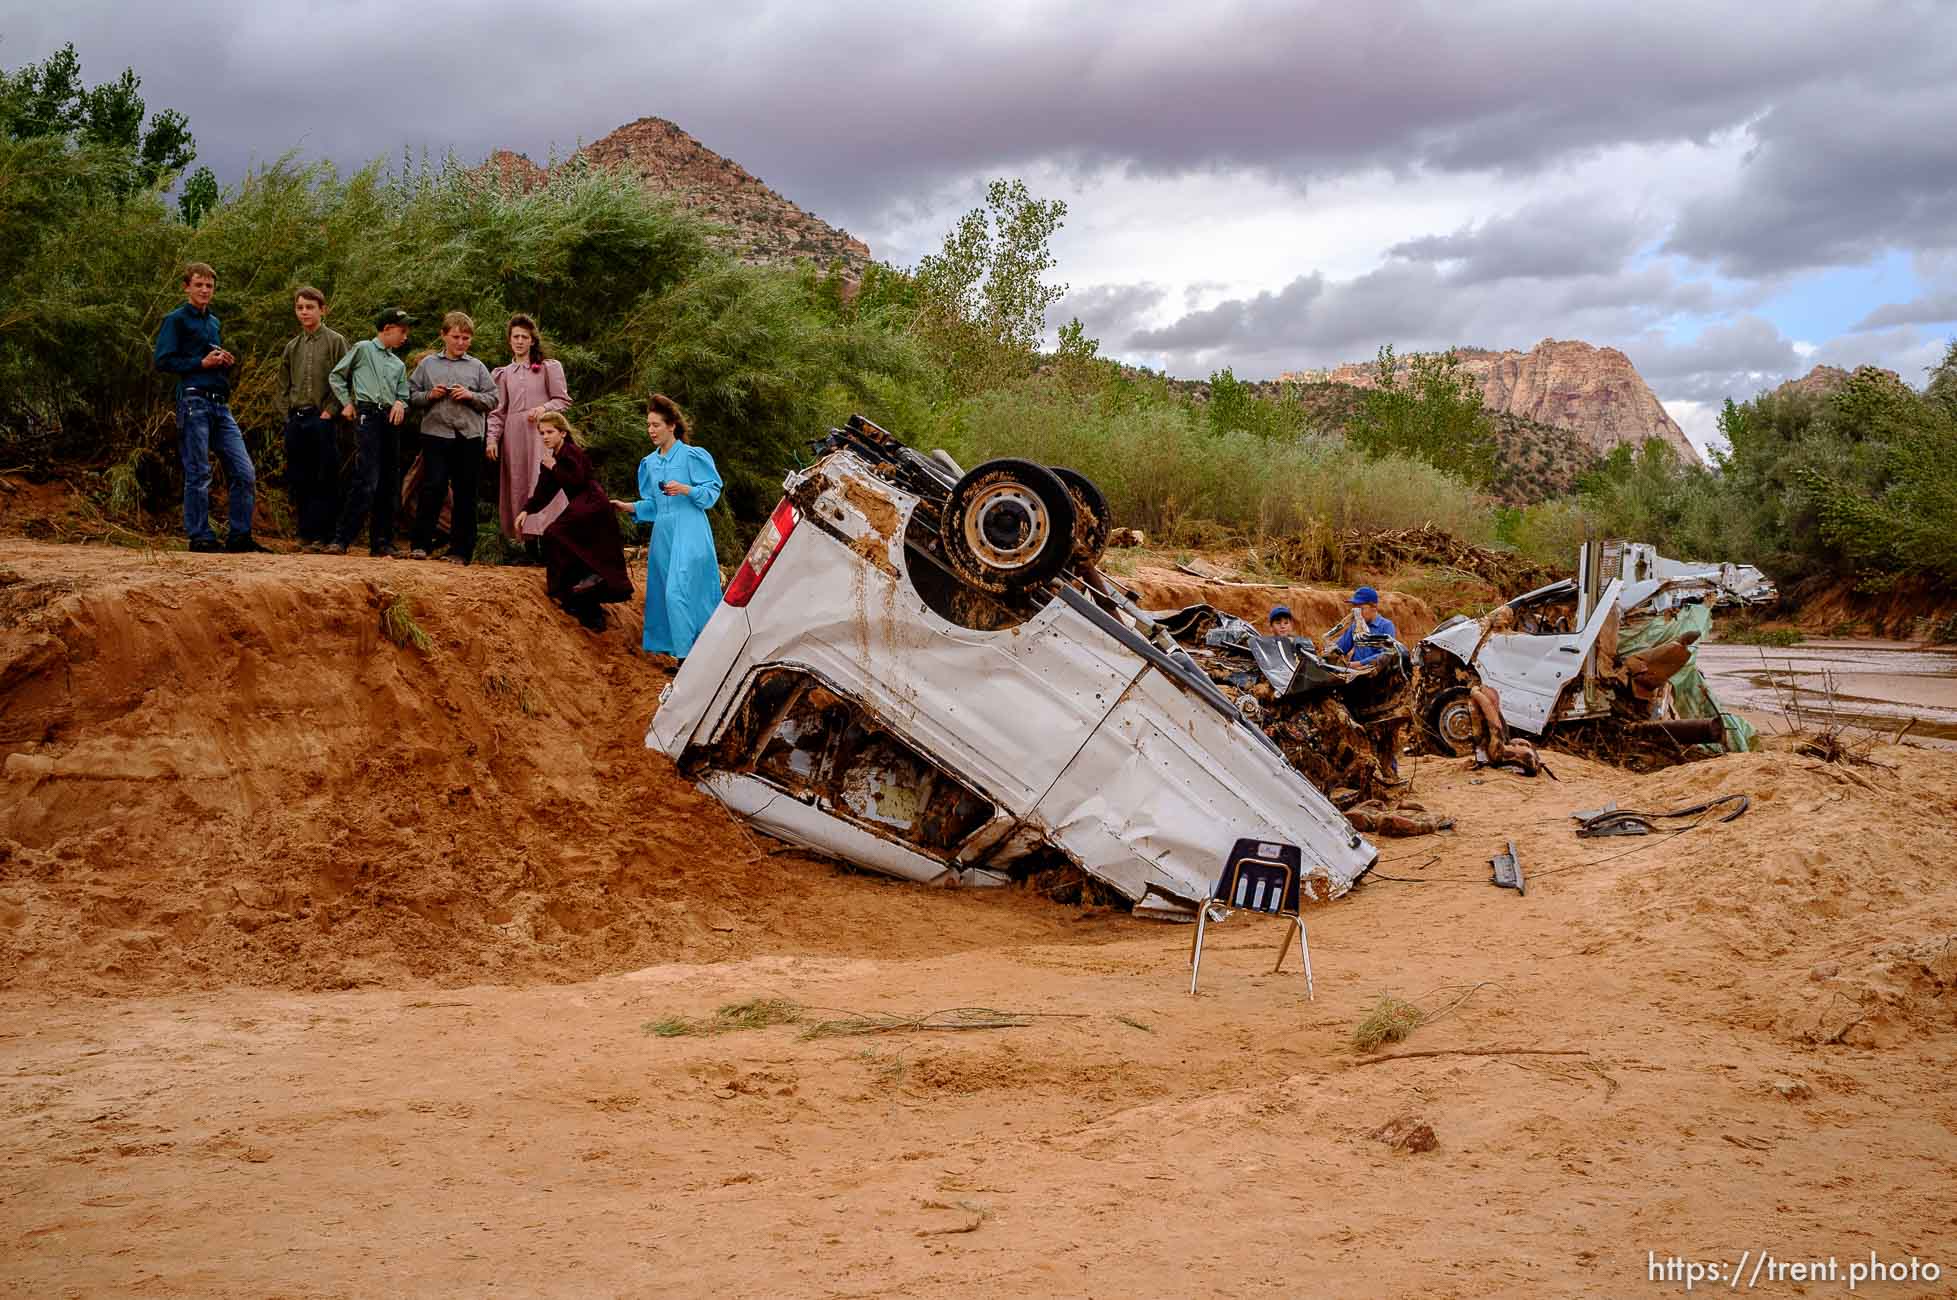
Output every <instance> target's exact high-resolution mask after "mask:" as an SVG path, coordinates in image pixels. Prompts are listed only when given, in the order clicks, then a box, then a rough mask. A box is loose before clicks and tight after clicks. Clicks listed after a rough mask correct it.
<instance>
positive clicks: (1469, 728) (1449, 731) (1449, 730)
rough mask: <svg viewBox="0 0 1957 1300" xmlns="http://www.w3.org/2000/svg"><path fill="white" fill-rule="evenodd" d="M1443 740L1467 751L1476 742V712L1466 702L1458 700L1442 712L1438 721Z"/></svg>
mask: <svg viewBox="0 0 1957 1300" xmlns="http://www.w3.org/2000/svg"><path fill="white" fill-rule="evenodd" d="M1438 721H1439V723H1440V733H1441V739H1442V740H1445V741H1446V742H1447V743H1448V744H1450V745H1452V746H1454V747H1455V748H1457V749H1466V748H1467V747H1468V746H1469V745H1472V744H1473V743H1474V740H1475V723H1474V710H1473V709H1472V708H1470V707H1469V706H1468V702H1467V701H1466V700H1456V701H1455V702H1454V703H1452V704H1450V705H1448V706H1447V707H1446V708H1444V709H1442V710H1441V716H1440V718H1439V719H1438Z"/></svg>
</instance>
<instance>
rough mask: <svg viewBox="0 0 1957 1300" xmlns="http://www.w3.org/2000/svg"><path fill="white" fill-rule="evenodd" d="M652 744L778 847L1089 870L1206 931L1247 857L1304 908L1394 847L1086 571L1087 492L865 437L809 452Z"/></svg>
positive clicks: (983, 865) (1092, 511)
mask: <svg viewBox="0 0 1957 1300" xmlns="http://www.w3.org/2000/svg"><path fill="white" fill-rule="evenodd" d="M817 448H818V450H819V452H820V453H821V456H820V459H818V460H817V462H816V463H815V464H814V465H812V466H811V467H809V468H807V469H804V470H800V471H797V472H795V473H793V474H791V475H790V476H789V477H788V479H787V481H786V484H785V488H786V496H785V498H784V499H783V500H782V502H781V503H780V505H778V506H777V507H776V509H775V511H774V513H773V515H772V517H771V518H770V520H769V522H768V523H767V524H766V525H765V526H764V527H763V529H762V531H761V533H760V535H759V536H758V537H757V538H756V540H755V543H754V545H753V547H752V548H751V549H750V551H749V553H748V555H747V558H746V560H745V561H744V562H743V563H742V565H741V566H740V568H739V570H738V571H737V572H736V574H735V575H734V577H733V579H732V580H731V581H730V583H729V584H728V588H727V593H726V597H725V600H724V602H723V603H722V605H721V606H720V608H719V609H718V610H716V611H715V613H714V616H713V618H712V619H711V620H710V621H709V622H708V624H707V627H706V628H705V630H704V631H703V632H702V633H701V635H700V638H699V640H698V642H697V643H696V645H695V646H694V649H693V652H692V654H690V655H689V656H688V658H687V660H686V662H685V664H684V665H683V666H682V667H681V669H680V671H679V673H678V674H677V675H676V676H675V678H674V680H673V682H672V683H671V685H670V686H668V688H667V690H666V692H665V694H664V695H663V697H662V699H661V703H660V708H659V711H658V713H657V714H656V715H655V717H654V718H653V721H652V725H651V729H650V730H649V732H648V733H647V737H646V744H647V745H648V746H649V747H651V748H655V749H659V750H662V751H664V752H665V753H667V754H668V755H670V756H671V757H672V758H673V759H674V760H675V761H676V762H677V763H678V764H679V766H680V768H681V770H682V771H684V772H685V773H687V774H688V775H689V776H691V777H692V778H693V779H694V780H695V781H696V782H698V784H699V785H700V786H701V787H702V788H703V789H705V790H707V791H708V792H710V793H711V794H713V795H714V796H715V797H716V798H718V799H719V800H720V801H721V802H722V803H724V804H725V805H726V806H727V807H728V808H729V809H731V810H732V811H733V812H734V813H736V814H737V815H739V816H741V817H743V818H746V819H747V820H749V821H750V822H752V823H753V824H754V825H755V826H757V827H759V828H760V829H763V830H765V831H767V832H769V833H770V834H773V835H776V836H778V837H780V838H782V839H785V840H789V841H791V842H794V843H797V844H801V845H804V846H807V847H809V848H812V849H815V850H817V851H820V852H823V853H827V854H830V855H833V856H835V857H839V858H842V859H845V860H848V861H850V862H853V863H856V864H858V865H861V866H864V867H868V868H872V869H875V870H879V871H883V872H887V873H889V874H892V875H897V876H901V877H905V878H907V879H911V880H918V881H925V882H933V883H941V884H974V885H976V884H998V883H1004V882H1006V881H1008V880H1012V879H1019V878H1025V877H1029V876H1037V875H1039V874H1041V873H1043V872H1046V871H1049V870H1053V869H1056V868H1060V869H1065V868H1073V869H1076V870H1078V871H1080V872H1084V873H1086V875H1087V876H1089V877H1091V878H1093V879H1094V880H1097V881H1099V882H1101V883H1102V884H1104V885H1106V886H1108V887H1109V888H1111V889H1112V890H1113V891H1115V892H1116V893H1118V894H1120V895H1121V896H1122V897H1124V898H1126V899H1128V900H1130V901H1131V902H1132V903H1134V904H1135V905H1136V906H1137V907H1138V908H1146V909H1158V908H1166V909H1169V910H1172V911H1180V912H1183V913H1188V912H1190V911H1191V910H1193V908H1194V907H1196V906H1197V905H1198V904H1199V903H1200V901H1201V900H1203V899H1204V898H1206V897H1208V895H1209V892H1210V887H1211V883H1212V881H1213V880H1214V878H1215V875H1216V872H1217V870H1218V868H1219V865H1220V864H1221V862H1222V860H1223V856H1224V854H1225V853H1226V852H1227V851H1228V850H1229V848H1230V846H1231V845H1232V844H1233V843H1234V842H1235V841H1237V840H1238V839H1240V838H1242V837H1244V836H1255V837H1258V838H1260V839H1272V840H1281V841H1284V842H1287V843H1291V844H1296V845H1298V846H1299V847H1300V848H1301V849H1302V851H1303V864H1304V865H1303V870H1302V878H1303V886H1304V897H1306V898H1307V899H1311V900H1316V901H1323V900H1325V899H1328V898H1331V897H1335V896H1337V895H1339V894H1342V893H1344V892H1345V891H1346V890H1347V889H1348V888H1350V887H1351V885H1352V883H1353V882H1354V881H1355V880H1356V879H1357V878H1358V877H1359V876H1361V875H1362V874H1363V873H1364V872H1365V871H1367V870H1368V869H1369V868H1370V867H1371V865H1372V863H1373V861H1374V858H1375V857H1376V852H1377V851H1376V850H1375V849H1374V848H1373V846H1372V845H1371V844H1370V843H1369V842H1367V841H1366V840H1365V838H1364V837H1363V836H1361V835H1360V834H1358V833H1357V832H1356V831H1354V830H1353V829H1352V827H1351V826H1350V825H1348V824H1347V822H1346V821H1345V819H1344V818H1342V817H1341V816H1340V814H1339V813H1338V811H1337V810H1336V809H1334V808H1333V807H1332V806H1331V804H1330V803H1329V802H1328V801H1327V800H1326V799H1325V797H1324V796H1323V795H1322V794H1321V793H1320V792H1319V791H1318V790H1317V789H1316V788H1314V787H1313V785H1312V784H1311V783H1310V782H1309V781H1307V780H1306V779H1305V778H1304V776H1303V775H1301V774H1300V773H1299V772H1298V771H1297V770H1295V769H1294V768H1293V767H1292V766H1291V764H1289V763H1288V762H1286V760H1285V756H1284V754H1283V753H1282V752H1280V750H1279V748H1278V746H1277V745H1275V744H1274V743H1273V742H1272V741H1271V739H1270V738H1269V737H1268V736H1267V735H1266V734H1265V733H1264V732H1263V731H1261V730H1260V729H1258V728H1257V727H1256V726H1254V725H1252V724H1251V723H1250V722H1249V721H1247V720H1246V719H1245V718H1244V717H1243V716H1242V715H1240V714H1239V712H1238V711H1237V709H1236V707H1235V706H1234V705H1233V704H1232V703H1231V701H1230V700H1229V699H1227V698H1225V697H1224V696H1223V695H1222V694H1221V693H1220V692H1219V691H1218V690H1217V689H1216V687H1215V686H1214V685H1213V683H1212V682H1211V681H1210V679H1209V678H1208V677H1207V676H1206V675H1205V674H1203V673H1202V672H1201V671H1199V670H1198V669H1197V668H1196V666H1195V664H1194V663H1193V661H1192V660H1191V659H1190V658H1189V656H1188V655H1187V654H1184V653H1182V652H1181V651H1180V649H1179V647H1177V646H1176V644H1175V642H1174V641H1173V640H1172V639H1171V638H1170V637H1169V636H1168V634H1167V633H1166V632H1164V631H1163V630H1162V629H1160V628H1159V627H1157V626H1156V625H1155V623H1154V620H1153V619H1151V618H1150V617H1149V616H1148V615H1147V614H1145V613H1143V612H1142V611H1141V610H1139V609H1138V608H1136V607H1135V606H1134V605H1133V604H1132V602H1130V601H1129V600H1128V599H1127V597H1126V596H1125V595H1124V594H1123V593H1121V592H1119V591H1116V590H1115V589H1114V588H1112V587H1111V586H1110V585H1109V584H1108V583H1107V582H1106V581H1105V580H1104V579H1103V578H1101V577H1100V575H1099V573H1098V571H1097V570H1096V568H1095V561H1096V560H1098V558H1099V555H1100V549H1101V547H1102V546H1103V545H1104V544H1105V540H1106V536H1107V531H1108V529H1107V525H1108V520H1107V508H1106V506H1105V504H1104V503H1103V502H1102V500H1101V496H1100V493H1099V492H1098V490H1096V489H1095V488H1094V486H1093V484H1092V483H1090V482H1088V481H1087V480H1086V479H1084V478H1082V477H1081V476H1079V475H1077V474H1072V473H1070V472H1068V471H1065V470H1050V469H1048V468H1046V467H1043V466H1039V465H1035V464H1032V463H1029V462H1024V461H991V462H988V463H986V464H984V465H980V466H978V467H977V468H976V469H974V470H972V471H971V472H970V473H969V474H967V473H962V472H961V471H960V470H959V469H958V467H957V466H956V465H955V464H953V463H952V462H951V461H950V459H949V458H948V457H945V456H943V454H942V453H937V454H934V455H932V456H926V455H923V454H921V453H919V452H917V451H915V450H913V449H912V448H910V447H907V446H905V445H904V444H903V443H902V442H901V441H899V440H898V439H897V438H895V437H894V436H892V435H891V434H889V433H887V432H885V431H884V430H882V429H880V428H878V427H877V426H876V425H874V424H872V423H871V422H869V421H868V420H864V419H862V418H861V417H852V418H851V420H850V421H849V422H848V424H847V425H846V426H845V427H844V428H841V429H836V430H832V431H831V433H830V435H829V437H828V438H827V439H825V440H824V441H823V442H821V443H819V444H817Z"/></svg>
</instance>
